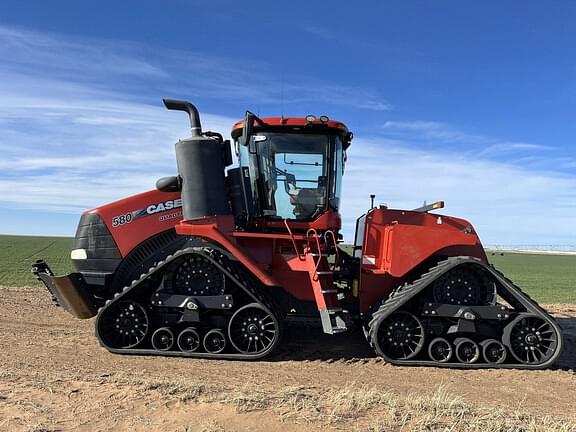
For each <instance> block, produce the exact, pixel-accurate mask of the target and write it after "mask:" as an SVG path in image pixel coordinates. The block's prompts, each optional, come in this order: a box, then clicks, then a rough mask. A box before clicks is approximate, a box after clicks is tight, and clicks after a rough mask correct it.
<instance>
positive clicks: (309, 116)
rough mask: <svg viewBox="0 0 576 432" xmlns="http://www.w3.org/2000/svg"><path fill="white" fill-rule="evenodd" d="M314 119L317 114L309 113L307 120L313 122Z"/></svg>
mask: <svg viewBox="0 0 576 432" xmlns="http://www.w3.org/2000/svg"><path fill="white" fill-rule="evenodd" d="M314 120H316V116H314V115H312V114H308V115H307V116H306V121H307V122H308V123H312V122H313V121H314Z"/></svg>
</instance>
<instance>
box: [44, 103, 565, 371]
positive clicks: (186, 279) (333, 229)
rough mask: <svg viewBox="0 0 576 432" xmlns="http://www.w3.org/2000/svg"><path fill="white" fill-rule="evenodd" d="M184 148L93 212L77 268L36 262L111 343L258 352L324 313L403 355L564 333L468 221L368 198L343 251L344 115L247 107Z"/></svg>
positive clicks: (502, 357) (501, 354) (538, 347)
mask: <svg viewBox="0 0 576 432" xmlns="http://www.w3.org/2000/svg"><path fill="white" fill-rule="evenodd" d="M164 103H165V105H166V107H167V108H168V109H173V110H181V111H186V112H188V114H189V116H190V123H191V128H192V133H191V136H190V137H189V138H186V139H183V140H180V141H179V142H178V143H177V144H176V160H177V165H178V175H177V176H175V177H168V178H163V179H160V180H159V181H158V182H157V185H156V186H157V188H156V190H153V191H149V192H145V193H142V194H138V195H135V196H132V197H128V198H126V199H123V200H120V201H117V202H113V203H111V204H107V205H104V206H102V207H98V208H96V209H94V210H90V211H87V212H85V213H84V214H83V215H82V217H81V219H80V223H79V226H78V230H77V232H76V238H75V241H74V247H73V250H72V253H71V258H72V262H73V263H74V265H75V267H76V269H77V272H76V273H72V274H69V275H67V276H61V277H56V276H54V275H53V274H52V272H51V271H50V268H49V267H48V265H47V264H46V263H45V262H43V261H41V260H40V261H38V262H36V264H34V266H33V272H34V274H36V276H37V277H38V278H39V279H40V280H42V281H43V282H44V284H45V285H46V286H47V288H48V289H49V290H50V292H51V293H52V296H53V299H54V301H55V302H56V303H57V304H59V305H60V306H62V307H64V308H65V309H66V310H67V311H68V312H70V313H72V314H73V315H74V316H76V317H78V318H91V317H93V316H96V320H95V321H96V336H97V337H98V339H99V341H100V343H101V344H102V345H103V346H104V347H105V348H106V349H108V350H109V351H111V352H113V353H127V354H146V355H153V354H157V355H171V356H184V357H204V358H223V359H243V360H249V359H259V358H263V357H265V356H267V355H269V354H271V353H272V352H273V351H274V349H275V348H276V347H277V346H278V344H279V343H280V340H281V335H282V328H283V323H284V321H289V320H291V319H296V318H297V317H319V318H320V320H319V321H320V322H321V324H322V328H323V330H324V332H325V333H329V334H335V333H340V332H344V331H346V330H347V329H348V328H350V327H351V326H360V327H362V328H363V329H364V333H365V335H366V339H367V340H368V343H369V344H370V345H371V346H372V348H373V349H374V350H375V351H376V353H377V354H378V355H380V356H382V357H383V358H384V359H385V360H386V361H388V362H390V363H393V364H398V365H434V366H448V367H475V368H484V367H491V368H502V367H514V368H543V367H547V366H549V365H551V364H552V363H553V362H554V361H555V360H556V359H557V358H558V356H559V354H560V351H561V348H562V336H561V332H560V328H559V327H558V325H557V324H556V322H555V321H554V319H553V318H552V317H550V316H549V315H548V314H547V313H546V312H545V311H544V310H543V309H542V308H541V307H540V306H538V304H537V303H535V302H534V301H533V300H531V299H530V298H529V297H528V296H527V295H526V294H524V293H523V292H522V291H521V290H520V289H519V288H518V287H517V286H515V285H514V284H513V283H512V282H511V281H510V280H508V279H506V278H505V277H504V276H503V275H502V274H501V273H499V272H498V271H496V270H495V269H494V268H492V267H491V266H490V265H489V264H488V262H487V258H486V255H485V253H484V249H483V248H482V244H481V242H480V239H479V238H478V236H477V234H476V232H475V230H474V228H473V227H472V225H471V224H470V223H469V222H467V221H465V220H463V219H458V218H455V217H451V216H444V215H439V214H431V213H430V212H431V211H432V210H435V209H437V208H440V207H442V203H436V204H433V205H430V206H425V207H422V208H419V209H416V210H393V209H388V208H386V207H385V206H380V207H379V208H374V207H373V208H371V209H370V210H368V211H367V212H366V214H364V215H362V216H360V217H359V218H358V220H357V223H356V236H355V242H354V248H353V252H352V253H351V254H350V253H347V252H346V251H345V250H343V249H341V248H340V247H339V240H340V235H339V230H340V227H341V220H340V214H339V208H340V188H341V183H342V176H343V174H344V164H345V161H346V151H347V149H348V148H349V146H350V144H351V140H352V134H351V133H350V132H349V131H348V129H347V127H346V126H345V125H344V124H343V123H340V122H337V121H334V120H330V119H328V118H327V117H325V116H322V117H320V118H318V119H317V118H315V117H313V116H308V117H306V118H263V119H260V118H258V117H257V116H255V115H254V114H252V113H250V112H247V113H246V116H245V118H244V120H243V121H239V122H238V123H236V124H235V125H234V126H233V128H232V134H231V135H232V140H233V146H234V148H235V150H236V154H237V156H238V166H237V167H234V168H231V169H228V170H226V168H227V167H229V166H231V165H232V151H231V143H230V142H229V141H227V140H224V139H223V137H222V135H220V134H218V133H215V132H203V131H202V128H201V125H200V118H199V114H198V111H197V109H196V108H195V107H194V106H193V105H192V104H190V103H188V102H183V101H175V100H165V101H164Z"/></svg>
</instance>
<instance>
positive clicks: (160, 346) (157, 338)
mask: <svg viewBox="0 0 576 432" xmlns="http://www.w3.org/2000/svg"><path fill="white" fill-rule="evenodd" d="M151 342H152V347H154V349H155V350H158V351H169V350H170V348H172V346H173V345H174V333H173V332H172V330H170V329H169V328H168V327H161V328H159V329H158V330H156V331H155V332H154V333H152V340H151Z"/></svg>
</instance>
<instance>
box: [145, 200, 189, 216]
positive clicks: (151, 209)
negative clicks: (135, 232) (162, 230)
mask: <svg viewBox="0 0 576 432" xmlns="http://www.w3.org/2000/svg"><path fill="white" fill-rule="evenodd" d="M178 207H182V199H181V198H178V199H175V200H168V201H164V202H163V203H159V204H150V205H149V206H148V207H146V213H148V214H155V213H160V212H163V211H166V210H172V209H175V208H178Z"/></svg>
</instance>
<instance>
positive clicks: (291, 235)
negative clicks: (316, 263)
mask: <svg viewBox="0 0 576 432" xmlns="http://www.w3.org/2000/svg"><path fill="white" fill-rule="evenodd" d="M284 225H285V226H286V229H287V230H288V234H290V240H292V246H293V247H294V252H296V255H298V259H299V260H304V259H305V257H302V256H301V255H300V252H298V246H296V240H295V239H294V234H292V230H291V229H290V225H288V219H284ZM306 241H308V235H306Z"/></svg>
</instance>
